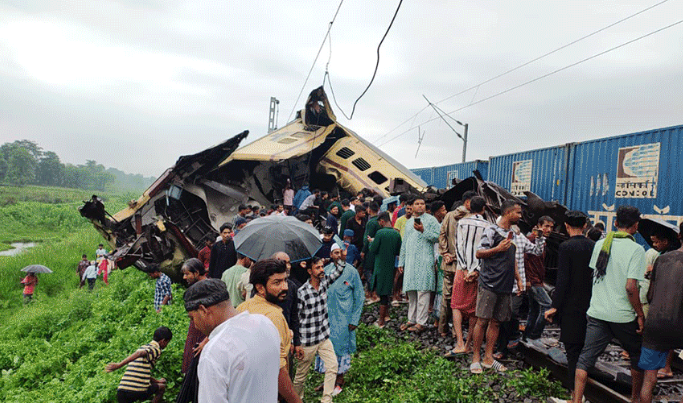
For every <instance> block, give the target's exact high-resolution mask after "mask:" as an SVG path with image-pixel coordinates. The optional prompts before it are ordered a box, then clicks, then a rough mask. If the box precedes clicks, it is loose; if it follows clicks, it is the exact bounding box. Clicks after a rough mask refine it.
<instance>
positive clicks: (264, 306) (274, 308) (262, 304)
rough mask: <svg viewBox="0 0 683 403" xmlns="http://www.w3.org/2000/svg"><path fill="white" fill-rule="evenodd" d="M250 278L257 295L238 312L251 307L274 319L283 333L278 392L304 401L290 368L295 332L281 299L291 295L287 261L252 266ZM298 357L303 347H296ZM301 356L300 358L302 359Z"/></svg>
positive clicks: (288, 399)
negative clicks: (288, 363)
mask: <svg viewBox="0 0 683 403" xmlns="http://www.w3.org/2000/svg"><path fill="white" fill-rule="evenodd" d="M249 282H250V283H251V284H252V285H253V286H254V289H256V295H254V298H251V299H249V300H247V301H245V302H243V303H241V304H240V305H239V306H238V307H237V312H244V311H247V312H249V313H252V314H261V315H264V316H265V317H267V318H268V319H270V320H271V321H272V322H273V324H274V325H275V327H276V328H277V331H278V333H279V334H280V374H279V375H278V394H279V395H280V396H281V397H282V398H283V399H284V400H285V401H286V402H289V403H301V398H300V397H299V396H298V395H297V394H296V393H295V392H294V388H293V387H292V381H291V379H290V378H289V372H288V370H287V362H288V360H287V357H288V355H289V351H290V349H291V344H292V333H291V331H290V330H289V326H287V321H286V320H285V317H284V315H283V314H282V308H280V307H279V306H278V305H277V303H278V302H279V301H283V300H284V299H285V298H286V297H287V290H288V285H287V265H286V263H285V262H284V261H281V260H277V259H265V260H260V261H258V262H256V264H254V265H253V266H252V267H251V274H250V275H249ZM296 354H297V358H299V356H300V355H301V356H302V357H301V358H303V350H301V351H296ZM301 358H299V359H301Z"/></svg>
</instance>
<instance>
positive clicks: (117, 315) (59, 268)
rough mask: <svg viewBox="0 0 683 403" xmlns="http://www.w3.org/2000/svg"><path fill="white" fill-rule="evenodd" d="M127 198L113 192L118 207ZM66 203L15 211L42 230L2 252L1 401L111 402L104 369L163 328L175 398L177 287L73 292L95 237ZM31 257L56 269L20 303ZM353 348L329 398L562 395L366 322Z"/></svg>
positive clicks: (121, 283) (313, 397) (180, 336)
mask: <svg viewBox="0 0 683 403" xmlns="http://www.w3.org/2000/svg"><path fill="white" fill-rule="evenodd" d="M36 192H38V191H36ZM53 193H54V192H53ZM86 197H87V196H86ZM125 200H126V198H125V197H123V198H120V199H119V203H121V204H122V203H123V201H125ZM23 203H27V204H23ZM31 203H36V202H35V201H19V202H17V204H16V205H10V206H5V208H7V207H9V208H10V209H9V210H3V208H1V207H0V214H7V212H8V211H13V212H14V213H12V214H9V216H13V214H20V212H25V211H29V210H26V209H20V210H11V208H13V207H14V206H22V205H23V206H30V205H31ZM64 204H65V205H63V206H61V208H62V209H63V210H59V209H57V210H53V208H55V207H54V206H52V205H51V204H47V205H46V204H44V203H39V204H38V206H37V207H35V209H34V210H30V211H33V215H25V216H19V217H18V218H17V217H15V218H14V220H15V222H19V221H21V222H22V224H23V223H26V224H27V225H26V228H34V227H35V226H36V225H41V226H42V227H41V228H45V233H42V234H41V233H40V231H39V230H36V232H34V235H36V236H37V237H39V238H32V239H42V240H45V242H43V243H41V244H40V245H38V246H37V247H35V248H33V249H31V250H29V251H28V252H26V253H23V254H21V255H20V256H17V257H10V258H0V304H2V305H0V308H2V309H0V312H2V314H1V315H0V402H13V403H15V402H18V403H21V402H60V403H61V402H78V403H82V402H114V401H115V400H116V399H115V393H116V392H115V389H116V385H117V383H118V380H119V379H120V377H121V374H122V370H119V371H118V372H117V373H113V374H106V373H105V372H104V371H103V368H104V365H105V364H106V363H107V362H111V361H120V360H122V359H123V358H125V357H126V356H127V355H128V354H130V353H132V352H133V351H135V349H136V348H137V347H139V346H140V345H141V344H144V343H147V342H148V341H149V340H150V338H151V333H152V332H153V331H154V329H155V328H156V327H158V326H161V325H165V326H169V327H170V328H171V329H172V331H173V333H174V339H173V341H172V342H171V344H170V345H169V347H167V349H166V350H165V351H164V353H163V354H162V357H161V359H160V360H159V362H158V364H157V366H156V369H155V371H154V373H155V376H157V377H165V378H166V379H167V380H168V381H169V386H170V389H169V391H168V394H167V396H166V399H167V401H173V400H174V397H175V393H177V391H178V388H179V382H180V374H179V368H180V362H181V359H182V358H181V357H182V349H183V345H184V339H185V333H186V331H187V326H188V319H187V316H186V314H185V312H184V309H183V307H182V303H180V299H181V298H182V290H181V289H180V288H178V287H177V286H174V287H176V288H175V289H174V294H175V296H176V300H177V301H176V303H175V304H173V305H171V306H170V307H168V308H165V309H164V311H163V312H162V314H157V313H156V312H155V311H154V309H153V306H152V296H153V293H154V284H153V281H151V280H148V279H147V277H146V276H145V275H144V274H143V273H140V272H138V271H136V270H132V269H128V270H124V271H118V270H117V271H114V272H113V273H112V275H111V277H110V286H104V285H103V283H102V281H101V280H98V284H97V286H96V288H95V291H94V292H92V293H90V292H88V291H86V290H85V289H83V290H79V289H77V287H76V286H77V278H76V275H75V270H74V269H75V263H76V262H77V261H78V259H79V256H80V254H81V253H82V252H83V251H84V250H85V251H87V252H88V253H89V254H92V253H93V252H94V247H93V245H96V244H97V243H98V242H99V241H100V238H99V236H98V235H97V233H96V232H95V231H94V230H93V229H92V227H90V225H89V223H88V222H87V221H86V220H85V219H82V218H80V216H78V213H77V212H76V211H75V208H76V206H77V204H69V203H64ZM109 205H111V203H108V206H109ZM112 210H113V209H112ZM60 211H62V212H64V215H61V213H60ZM113 211H115V210H113ZM72 216H75V217H76V218H75V219H73V217H72ZM13 217H14V216H13ZM48 217H51V218H48ZM3 225H4V223H3ZM20 232H21V231H19V232H16V233H20ZM30 263H42V264H45V265H47V266H48V267H50V268H52V269H53V270H54V273H53V274H46V275H40V276H41V277H40V284H39V285H38V287H37V291H36V295H35V302H34V303H32V304H31V305H29V306H22V304H21V287H19V286H18V284H17V283H18V280H19V279H20V278H21V275H20V273H19V269H20V268H21V267H23V266H25V265H27V264H30ZM358 347H359V349H358V353H357V354H356V356H355V357H354V361H353V366H352V369H351V371H350V373H349V374H348V375H347V381H348V382H349V383H348V385H347V387H345V388H344V392H343V393H342V394H340V395H339V396H337V397H336V398H335V402H337V403H351V402H378V403H379V402H493V401H496V402H497V401H498V400H499V398H500V397H501V396H502V394H503V393H508V394H509V393H510V391H512V390H514V391H516V392H518V393H519V395H520V396H521V398H520V399H519V401H523V400H524V397H531V396H535V397H544V396H548V395H552V394H555V393H559V392H560V389H559V386H558V384H557V383H553V382H551V381H550V380H548V376H547V373H544V372H532V371H522V372H520V371H512V372H510V373H508V374H505V375H492V374H486V375H480V376H474V377H472V376H469V373H468V372H467V371H466V370H464V369H463V368H461V367H460V366H458V365H457V364H456V363H453V362H449V361H446V360H444V359H442V358H441V357H438V356H437V354H436V353H434V352H432V351H423V350H420V349H419V348H418V347H417V346H416V345H415V344H413V343H410V342H408V341H406V340H402V339H400V338H396V337H395V336H394V335H392V334H391V333H390V332H389V331H386V330H380V329H376V328H372V327H367V326H365V325H361V326H360V327H359V330H358ZM320 381H321V376H320V375H314V376H312V377H311V378H310V379H309V382H308V385H307V390H308V392H307V396H306V399H305V401H306V402H314V401H318V400H319V399H320V395H319V394H318V393H314V392H312V388H313V387H314V386H315V385H317V384H318V383H319V382H320ZM516 400H517V399H513V400H510V399H507V400H506V401H516Z"/></svg>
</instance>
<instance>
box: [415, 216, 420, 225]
mask: <svg viewBox="0 0 683 403" xmlns="http://www.w3.org/2000/svg"><path fill="white" fill-rule="evenodd" d="M415 224H417V225H420V224H422V220H421V219H420V217H415Z"/></svg>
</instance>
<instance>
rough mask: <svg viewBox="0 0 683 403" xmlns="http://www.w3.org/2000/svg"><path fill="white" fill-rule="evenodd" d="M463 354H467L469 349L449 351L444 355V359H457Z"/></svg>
mask: <svg viewBox="0 0 683 403" xmlns="http://www.w3.org/2000/svg"><path fill="white" fill-rule="evenodd" d="M463 354H467V349H465V350H464V351H455V349H453V350H449V351H448V352H447V353H446V354H444V356H443V358H455V357H457V356H459V355H463Z"/></svg>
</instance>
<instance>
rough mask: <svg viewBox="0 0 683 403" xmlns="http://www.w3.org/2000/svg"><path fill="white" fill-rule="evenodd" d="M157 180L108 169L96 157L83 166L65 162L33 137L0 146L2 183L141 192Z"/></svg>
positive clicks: (0, 180)
mask: <svg viewBox="0 0 683 403" xmlns="http://www.w3.org/2000/svg"><path fill="white" fill-rule="evenodd" d="M154 179H155V178H152V177H148V178H146V177H144V176H142V175H140V174H137V175H133V174H127V173H125V172H123V171H119V170H118V169H115V168H105V167H104V166H103V165H101V164H98V163H97V162H96V161H94V160H87V161H86V163H85V164H83V165H73V164H68V163H67V164H65V163H62V162H61V161H60V159H59V156H58V155H57V154H56V153H55V152H53V151H43V149H42V148H41V147H40V146H38V144H37V143H36V142H34V141H30V140H17V141H15V142H13V143H4V144H3V145H1V146H0V184H8V185H13V186H25V185H40V186H60V187H67V188H75V189H86V190H99V191H106V190H126V191H140V192H141V191H143V190H145V189H147V188H148V187H149V186H150V185H151V184H152V183H153V182H154Z"/></svg>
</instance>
